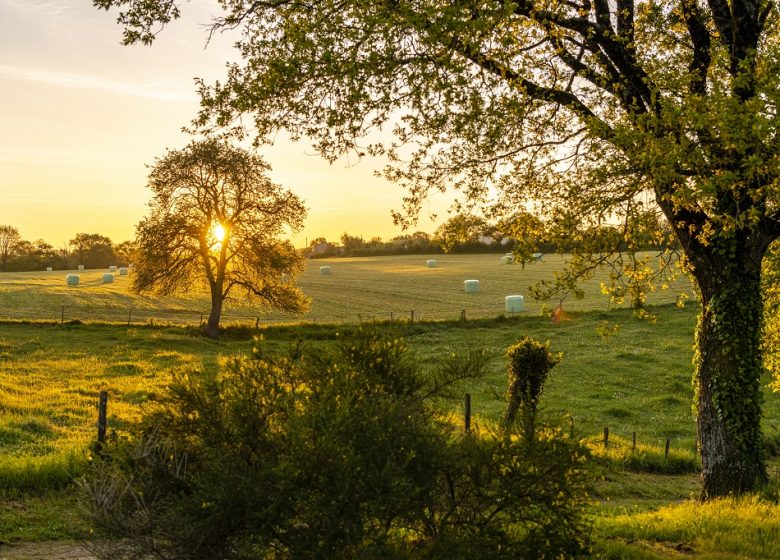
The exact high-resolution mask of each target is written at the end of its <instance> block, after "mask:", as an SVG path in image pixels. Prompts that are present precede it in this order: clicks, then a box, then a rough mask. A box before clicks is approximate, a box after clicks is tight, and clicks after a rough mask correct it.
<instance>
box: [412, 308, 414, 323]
mask: <svg viewBox="0 0 780 560" xmlns="http://www.w3.org/2000/svg"><path fill="white" fill-rule="evenodd" d="M412 323H414V309H412Z"/></svg>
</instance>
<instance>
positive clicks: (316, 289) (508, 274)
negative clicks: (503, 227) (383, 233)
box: [0, 254, 692, 324]
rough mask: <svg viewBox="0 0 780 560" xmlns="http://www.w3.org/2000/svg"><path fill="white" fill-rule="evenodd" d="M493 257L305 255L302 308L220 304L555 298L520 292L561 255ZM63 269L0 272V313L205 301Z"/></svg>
mask: <svg viewBox="0 0 780 560" xmlns="http://www.w3.org/2000/svg"><path fill="white" fill-rule="evenodd" d="M429 258H433V259H436V260H437V267H436V268H428V267H427V266H426V260H427V259H429ZM499 258H500V255H496V254H489V255H435V256H426V255H412V256H398V257H366V258H339V259H315V260H308V261H307V262H306V270H305V272H304V274H303V275H302V276H301V278H300V279H299V282H298V283H299V285H300V287H301V289H302V290H303V292H304V293H305V294H306V295H308V296H309V297H310V298H311V299H312V306H311V309H310V310H309V312H308V313H306V314H305V315H303V316H296V315H291V314H287V313H280V312H268V311H266V310H264V309H263V308H262V307H261V306H259V305H251V304H249V303H247V302H246V301H243V300H242V298H241V296H240V294H235V299H233V300H232V301H230V302H229V303H228V305H227V308H226V310H225V313H224V321H225V323H226V324H230V323H247V322H252V323H254V322H255V321H256V320H257V319H258V318H259V320H260V321H261V322H263V323H277V322H301V321H304V322H305V321H312V322H313V321H317V322H358V321H366V320H372V319H373V320H388V319H390V318H393V319H408V318H410V317H411V315H412V312H414V317H415V319H416V320H419V319H423V320H439V319H457V318H459V317H460V314H461V311H463V310H465V311H466V316H467V318H483V317H495V316H497V315H499V314H501V313H503V312H504V298H505V296H507V295H523V296H525V298H526V310H527V311H526V313H527V314H530V315H534V314H538V313H539V312H540V311H542V309H543V308H544V309H547V310H550V309H551V308H552V307H555V306H556V305H557V304H558V303H559V302H558V301H551V302H546V303H545V302H537V301H533V300H531V299H530V298H529V297H528V288H529V286H532V285H535V284H537V283H538V282H540V281H542V280H552V279H553V278H554V275H555V273H556V272H559V271H561V270H562V268H563V264H564V259H565V257H562V256H560V255H548V256H545V257H544V262H540V263H533V264H528V265H526V266H525V267H522V266H520V265H506V264H501V263H500V261H499ZM321 266H329V267H330V269H331V274H330V275H329V276H324V275H321V274H320V267H321ZM67 272H68V271H54V272H25V273H0V319H41V320H52V321H60V320H62V319H64V320H65V321H70V320H81V321H105V322H121V323H127V322H128V321H129V322H132V323H139V322H148V321H150V320H154V321H157V322H170V323H176V324H197V323H199V322H200V321H201V318H202V316H203V314H207V313H208V310H209V299H208V297H207V295H206V294H205V293H189V294H187V295H183V296H177V297H152V296H138V295H135V294H133V293H132V292H131V291H130V284H131V277H130V276H119V275H115V277H114V282H113V283H111V284H103V283H102V276H103V273H104V272H107V271H105V270H87V271H84V272H81V273H79V274H80V275H81V283H80V285H79V286H75V287H68V286H66V285H65V275H66V274H67ZM71 272H73V271H71ZM131 274H132V271H131ZM606 278H607V272H606V271H599V272H598V273H597V274H596V275H595V277H594V278H593V279H591V280H590V281H588V282H586V283H585V284H584V285H583V287H584V291H585V297H584V298H583V299H581V300H576V299H574V298H572V297H570V298H568V299H567V300H566V301H565V302H564V303H563V305H564V308H565V309H566V310H568V311H585V310H594V309H601V310H604V309H607V308H608V307H609V302H608V300H607V298H606V297H605V296H603V295H602V294H601V289H600V283H601V282H602V281H605V280H606ZM469 279H476V280H479V281H480V292H479V293H477V294H466V293H465V291H464V285H463V282H464V280H469ZM672 288H673V289H669V290H658V291H656V292H654V293H652V294H650V296H649V298H648V302H649V303H650V304H660V303H673V302H675V301H676V299H677V293H678V292H679V291H683V292H687V293H688V295H692V293H691V289H690V284H689V283H688V281H687V279H685V278H683V277H681V278H680V279H679V280H678V281H677V282H675V283H674V285H673V286H672Z"/></svg>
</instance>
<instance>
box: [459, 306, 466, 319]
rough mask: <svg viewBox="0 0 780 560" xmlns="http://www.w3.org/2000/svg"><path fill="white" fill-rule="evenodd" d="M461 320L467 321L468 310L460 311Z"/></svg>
mask: <svg viewBox="0 0 780 560" xmlns="http://www.w3.org/2000/svg"><path fill="white" fill-rule="evenodd" d="M460 320H461V321H465V320H466V310H465V309H461V310H460Z"/></svg>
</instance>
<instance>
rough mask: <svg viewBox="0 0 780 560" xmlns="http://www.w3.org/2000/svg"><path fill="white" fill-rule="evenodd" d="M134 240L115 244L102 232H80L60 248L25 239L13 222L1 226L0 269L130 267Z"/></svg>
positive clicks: (43, 242) (42, 240) (8, 270)
mask: <svg viewBox="0 0 780 560" xmlns="http://www.w3.org/2000/svg"><path fill="white" fill-rule="evenodd" d="M132 253H133V242H132V241H123V242H122V243H118V244H115V243H114V242H113V241H111V239H109V238H108V237H106V236H104V235H100V234H99V233H77V234H76V235H75V236H74V237H73V239H71V240H70V241H68V242H67V243H64V244H63V245H62V246H60V247H55V246H54V245H52V244H50V243H48V242H46V241H45V240H44V239H36V240H35V241H28V240H26V239H22V236H21V235H20V234H19V230H18V229H16V228H15V227H13V226H10V225H0V271H2V272H21V271H30V270H44V269H46V268H48V267H51V268H53V269H54V270H71V269H75V268H77V267H78V266H79V265H84V268H105V267H108V266H111V265H116V266H127V265H128V264H130V262H131V260H132Z"/></svg>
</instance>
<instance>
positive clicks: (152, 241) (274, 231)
mask: <svg viewBox="0 0 780 560" xmlns="http://www.w3.org/2000/svg"><path fill="white" fill-rule="evenodd" d="M268 169H269V168H268V165H267V164H266V163H265V162H264V161H263V160H262V158H260V157H259V156H257V155H254V154H252V153H250V152H247V151H246V150H243V149H239V148H235V147H232V146H230V145H229V144H227V143H225V142H222V141H219V140H214V139H208V140H203V141H199V142H192V143H190V144H189V145H188V146H187V147H185V148H184V149H182V150H170V151H168V153H167V154H166V155H165V156H164V157H162V158H160V159H158V160H156V161H155V163H154V165H153V166H152V170H151V173H150V174H149V188H150V189H151V190H152V193H153V198H152V201H151V203H150V204H149V214H148V215H147V216H146V217H145V218H144V219H143V220H142V221H141V222H140V223H139V224H138V225H137V226H136V240H135V256H136V262H134V265H135V268H134V275H133V288H134V289H135V290H136V291H137V292H147V291H151V292H155V293H159V294H172V293H177V292H183V291H187V290H189V289H191V288H193V287H206V288H207V289H208V290H209V292H210V294H211V304H212V308H211V314H210V316H209V322H208V324H207V325H206V333H207V334H208V335H210V336H216V334H217V329H218V326H219V320H220V316H221V313H222V304H223V302H224V301H225V299H226V298H228V297H229V296H230V294H231V293H235V292H236V291H241V292H242V294H243V295H245V296H246V297H249V298H253V299H255V300H256V301H259V302H260V303H261V304H262V305H264V306H266V307H268V308H274V309H281V310H284V311H290V312H300V311H303V310H304V309H305V308H306V306H307V300H306V298H305V297H304V296H303V294H302V293H301V292H300V290H299V289H298V288H297V287H296V286H295V283H294V281H293V280H294V278H295V276H297V275H298V274H299V273H300V272H301V270H302V266H303V264H302V258H301V256H300V255H299V254H298V253H297V252H296V251H295V248H294V247H293V246H292V244H291V243H290V242H289V241H283V240H281V239H279V236H280V235H281V234H283V233H284V232H285V228H289V229H290V230H297V229H298V228H299V227H300V226H301V224H302V221H303V218H304V216H305V215H306V209H305V208H304V206H303V203H302V202H301V200H300V199H299V198H298V197H297V196H296V195H294V194H293V193H291V192H289V191H286V190H284V189H282V188H281V187H279V186H278V185H276V184H274V183H272V182H271V180H270V179H269V178H268V176H267V175H266V173H267V171H268Z"/></svg>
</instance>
